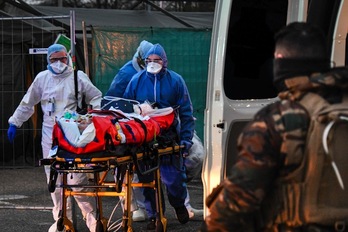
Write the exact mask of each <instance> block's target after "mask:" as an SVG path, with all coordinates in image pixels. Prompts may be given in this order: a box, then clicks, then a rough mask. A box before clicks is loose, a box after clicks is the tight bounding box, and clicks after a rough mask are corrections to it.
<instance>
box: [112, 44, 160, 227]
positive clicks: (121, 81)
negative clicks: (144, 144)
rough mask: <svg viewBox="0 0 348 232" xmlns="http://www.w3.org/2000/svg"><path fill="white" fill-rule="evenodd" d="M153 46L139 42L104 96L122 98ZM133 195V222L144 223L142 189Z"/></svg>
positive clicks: (135, 191) (137, 189) (136, 190)
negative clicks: (134, 204) (134, 202)
mask: <svg viewBox="0 0 348 232" xmlns="http://www.w3.org/2000/svg"><path fill="white" fill-rule="evenodd" d="M152 46H153V44H152V43H150V42H148V41H146V40H143V41H141V42H140V44H139V47H138V48H137V50H136V52H135V54H134V56H133V58H132V60H130V61H128V62H127V63H126V64H125V65H123V66H122V67H121V68H120V71H119V72H118V73H117V74H116V76H115V77H114V79H113V81H112V82H111V85H110V87H109V90H108V91H107V92H106V94H105V96H108V97H109V98H108V99H109V100H111V99H112V98H110V97H116V98H117V97H118V98H122V97H123V93H124V91H125V90H126V87H127V85H128V83H129V81H130V80H131V79H132V77H133V75H134V74H136V73H138V72H140V71H141V70H143V69H144V68H145V63H144V62H145V61H144V60H145V54H146V53H147V52H148V51H149V50H150V48H152ZM138 181H139V180H138V176H137V174H136V173H135V174H134V178H133V182H138ZM133 191H134V195H132V196H133V197H134V198H135V199H133V200H135V201H136V204H137V208H138V209H137V210H135V211H133V216H132V218H133V221H136V222H139V221H145V220H146V212H145V204H144V196H143V188H133Z"/></svg>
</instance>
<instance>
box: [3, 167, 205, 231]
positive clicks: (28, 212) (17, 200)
mask: <svg viewBox="0 0 348 232" xmlns="http://www.w3.org/2000/svg"><path fill="white" fill-rule="evenodd" d="M0 180H1V185H0V231H16V232H42V231H47V230H48V228H49V227H50V226H51V224H52V223H53V218H52V214H51V207H52V202H51V198H50V193H49V191H48V189H47V185H46V177H45V173H44V169H43V167H25V168H1V169H0ZM188 187H189V191H190V197H191V205H192V206H193V207H194V208H197V209H201V208H203V186H202V182H201V180H200V177H197V178H195V179H194V180H192V181H191V182H190V183H189V184H188ZM165 198H166V206H167V208H166V218H167V220H168V225H167V231H168V232H171V231H176V232H188V231H197V229H198V228H199V226H200V225H201V223H202V220H203V219H202V218H199V219H198V220H191V221H189V222H188V223H187V224H185V225H182V224H180V223H179V222H178V220H177V219H176V218H175V213H174V209H173V208H172V207H171V206H170V205H169V203H168V201H167V197H165ZM117 202H118V198H117V197H103V213H104V215H105V216H106V217H110V215H111V212H112V211H113V209H114V207H115V205H116V203H117ZM75 212H76V219H77V220H76V227H77V231H78V232H88V229H87V227H86V226H85V224H84V222H83V219H82V216H81V213H80V211H79V209H78V207H77V206H76V211H75ZM120 217H121V209H120V207H119V208H118V210H116V215H115V216H114V217H113V221H116V220H117V219H119V218H120ZM146 224H147V223H146V222H133V231H135V232H138V231H146V230H145V228H146Z"/></svg>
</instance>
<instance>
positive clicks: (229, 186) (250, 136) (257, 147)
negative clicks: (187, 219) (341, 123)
mask: <svg viewBox="0 0 348 232" xmlns="http://www.w3.org/2000/svg"><path fill="white" fill-rule="evenodd" d="M347 74H348V70H347V69H341V70H338V71H337V70H335V71H332V72H330V73H327V74H325V75H324V74H322V75H316V76H312V77H311V79H310V80H311V84H310V87H308V85H307V86H304V87H303V88H302V87H300V88H298V89H301V91H299V93H295V94H294V93H291V94H289V92H283V93H281V94H280V95H279V97H280V98H281V99H280V101H277V102H275V103H272V104H270V105H268V106H266V107H264V108H263V109H261V110H260V111H259V112H258V113H257V114H256V115H255V116H254V118H253V120H252V121H251V122H249V123H248V125H247V126H246V127H245V128H244V130H243V131H242V133H241V134H240V136H239V138H238V143H237V146H238V152H239V153H238V158H237V161H236V163H235V164H234V166H232V167H231V169H232V170H231V171H229V173H232V174H231V175H230V176H229V177H228V178H227V179H225V180H223V182H222V183H221V184H220V185H219V186H218V187H217V188H215V189H214V190H213V192H212V193H211V194H210V195H209V196H208V198H207V199H206V204H207V206H208V207H209V210H210V215H209V216H207V217H206V218H205V222H204V223H203V226H202V228H201V231H234V232H236V231H243V232H247V231H259V230H256V229H255V228H260V225H259V224H258V223H259V220H258V218H257V217H258V215H257V213H256V212H259V210H261V208H262V205H263V204H264V200H265V198H266V197H267V196H268V195H269V194H270V191H272V188H273V184H274V182H275V181H276V179H278V178H279V177H286V176H287V175H289V173H291V172H292V171H293V170H295V169H296V168H297V167H298V166H299V165H300V163H301V160H302V159H303V150H304V146H305V139H306V135H307V128H308V126H309V122H310V120H309V117H308V115H307V113H306V110H305V109H304V108H303V107H302V106H301V105H300V104H299V103H298V101H297V100H298V99H299V98H300V97H301V95H302V94H305V93H306V92H308V91H315V92H317V93H319V94H321V95H325V97H326V99H330V101H331V100H332V101H339V100H337V99H339V98H340V96H341V95H340V94H338V92H339V91H337V89H336V88H331V87H335V86H337V85H339V86H341V87H342V86H347V84H348V75H347ZM307 78H308V77H307ZM290 139H291V140H298V143H297V144H298V146H297V147H296V148H294V147H288V146H287V141H289V140H290ZM263 207H264V206H263ZM266 207H267V206H266ZM269 207H271V206H269Z"/></svg>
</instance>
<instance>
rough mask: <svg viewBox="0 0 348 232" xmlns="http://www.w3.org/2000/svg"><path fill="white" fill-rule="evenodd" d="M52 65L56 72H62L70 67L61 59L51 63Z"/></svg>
mask: <svg viewBox="0 0 348 232" xmlns="http://www.w3.org/2000/svg"><path fill="white" fill-rule="evenodd" d="M50 66H51V68H52V70H53V71H54V72H55V73H56V74H62V73H63V72H64V71H65V70H66V69H67V67H68V66H67V65H66V64H65V63H63V62H60V61H57V62H54V63H52V64H50Z"/></svg>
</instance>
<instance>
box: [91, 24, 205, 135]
mask: <svg viewBox="0 0 348 232" xmlns="http://www.w3.org/2000/svg"><path fill="white" fill-rule="evenodd" d="M142 40H147V41H149V42H151V43H154V44H155V43H160V44H161V45H162V46H163V47H164V49H165V51H166V53H167V56H168V68H169V69H172V70H174V71H175V72H177V73H179V74H181V75H182V77H183V78H184V79H185V82H186V84H187V87H188V89H189V91H190V95H191V100H192V104H193V110H194V116H195V117H196V119H197V120H196V131H197V134H198V136H199V137H200V138H202V139H203V125H204V109H205V99H206V86H207V77H208V63H209V52H210V41H211V29H176V28H119V27H113V28H110V27H93V28H92V67H91V70H92V71H91V72H92V76H93V81H94V83H95V85H96V86H97V87H98V88H99V89H100V90H101V91H102V92H103V94H105V93H106V91H107V90H108V88H109V85H110V83H111V81H112V80H113V78H114V76H115V75H116V74H117V72H118V71H119V69H120V68H121V67H122V66H123V65H124V64H125V63H126V62H127V61H129V60H130V59H132V57H133V55H134V53H135V51H136V49H137V47H138V45H139V43H140V42H141V41H142Z"/></svg>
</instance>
